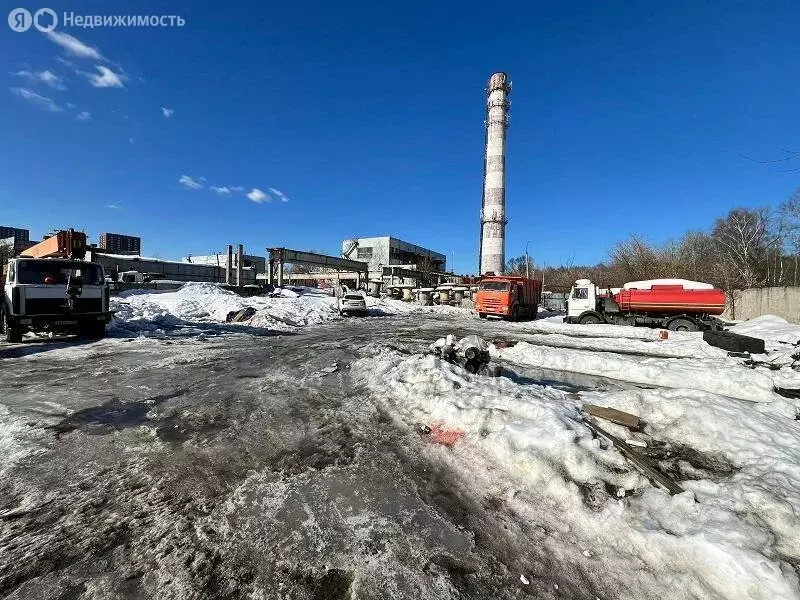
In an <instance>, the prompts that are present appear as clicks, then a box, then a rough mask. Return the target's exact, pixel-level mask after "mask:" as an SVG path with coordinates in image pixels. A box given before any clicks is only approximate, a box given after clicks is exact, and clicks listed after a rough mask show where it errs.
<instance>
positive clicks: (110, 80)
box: [84, 65, 128, 88]
mask: <svg viewBox="0 0 800 600" xmlns="http://www.w3.org/2000/svg"><path fill="white" fill-rule="evenodd" d="M95 69H97V70H98V71H100V75H97V74H95V73H84V75H85V76H86V77H87V79H89V81H90V82H91V84H92V87H96V88H108V87H120V88H121V87H125V86H124V85H122V82H123V81H128V78H127V77H126V76H125V75H122V74H118V73H114V71H112V70H111V69H109V68H108V67H104V66H103V65H95Z"/></svg>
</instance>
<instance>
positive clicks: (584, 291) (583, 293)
mask: <svg viewBox="0 0 800 600" xmlns="http://www.w3.org/2000/svg"><path fill="white" fill-rule="evenodd" d="M572 297H573V298H575V299H576V300H586V299H588V298H589V288H585V287H584V288H575V291H574V292H573V293H572Z"/></svg>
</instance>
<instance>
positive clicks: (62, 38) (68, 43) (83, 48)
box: [45, 31, 105, 60]
mask: <svg viewBox="0 0 800 600" xmlns="http://www.w3.org/2000/svg"><path fill="white" fill-rule="evenodd" d="M45 35H46V36H47V37H48V39H49V40H50V41H51V42H55V43H56V44H58V45H59V46H61V47H62V48H63V49H64V50H65V51H66V52H67V54H71V55H72V56H77V57H78V58H88V59H91V60H105V58H103V55H102V54H101V53H100V50H98V49H97V48H93V47H92V46H89V45H87V44H84V43H83V42H82V41H80V40H79V39H78V38H76V37H73V36H71V35H70V34H68V33H62V32H60V31H48V32H47V33H45Z"/></svg>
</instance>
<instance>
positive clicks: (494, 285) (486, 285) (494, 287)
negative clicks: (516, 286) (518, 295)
mask: <svg viewBox="0 0 800 600" xmlns="http://www.w3.org/2000/svg"><path fill="white" fill-rule="evenodd" d="M508 288H509V284H508V282H507V281H484V282H483V283H481V289H482V290H490V291H492V292H507V291H508Z"/></svg>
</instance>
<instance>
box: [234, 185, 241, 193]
mask: <svg viewBox="0 0 800 600" xmlns="http://www.w3.org/2000/svg"><path fill="white" fill-rule="evenodd" d="M231 191H232V192H243V191H244V187H242V186H241V185H232V186H231Z"/></svg>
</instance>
